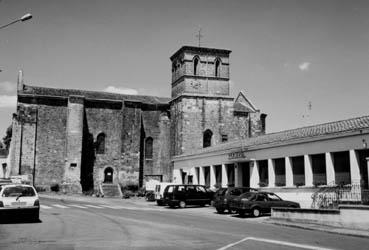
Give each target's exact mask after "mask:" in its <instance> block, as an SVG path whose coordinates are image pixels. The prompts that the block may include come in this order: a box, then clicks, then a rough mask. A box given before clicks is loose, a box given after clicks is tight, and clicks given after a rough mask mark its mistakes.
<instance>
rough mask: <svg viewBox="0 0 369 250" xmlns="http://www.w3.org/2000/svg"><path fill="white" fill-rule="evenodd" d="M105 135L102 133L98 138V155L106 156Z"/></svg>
mask: <svg viewBox="0 0 369 250" xmlns="http://www.w3.org/2000/svg"><path fill="white" fill-rule="evenodd" d="M105 137H106V136H105V134H104V133H100V134H98V135H97V138H96V154H104V153H105Z"/></svg>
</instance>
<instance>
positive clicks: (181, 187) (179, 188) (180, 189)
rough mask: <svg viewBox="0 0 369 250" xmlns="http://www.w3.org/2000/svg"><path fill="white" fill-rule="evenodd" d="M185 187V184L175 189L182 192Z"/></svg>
mask: <svg viewBox="0 0 369 250" xmlns="http://www.w3.org/2000/svg"><path fill="white" fill-rule="evenodd" d="M185 189H186V188H185V186H178V188H177V191H178V192H184V191H185Z"/></svg>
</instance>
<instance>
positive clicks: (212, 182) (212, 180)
mask: <svg viewBox="0 0 369 250" xmlns="http://www.w3.org/2000/svg"><path fill="white" fill-rule="evenodd" d="M216 182H217V181H216V178H215V166H214V165H211V166H210V187H211V188H212V187H214V185H215V183H216Z"/></svg>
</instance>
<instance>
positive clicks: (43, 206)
mask: <svg viewBox="0 0 369 250" xmlns="http://www.w3.org/2000/svg"><path fill="white" fill-rule="evenodd" d="M40 207H41V208H42V209H51V208H52V207H49V206H46V205H40Z"/></svg>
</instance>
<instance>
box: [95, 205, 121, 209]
mask: <svg viewBox="0 0 369 250" xmlns="http://www.w3.org/2000/svg"><path fill="white" fill-rule="evenodd" d="M100 206H101V207H106V208H111V209H121V208H124V207H121V206H108V205H100Z"/></svg>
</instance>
